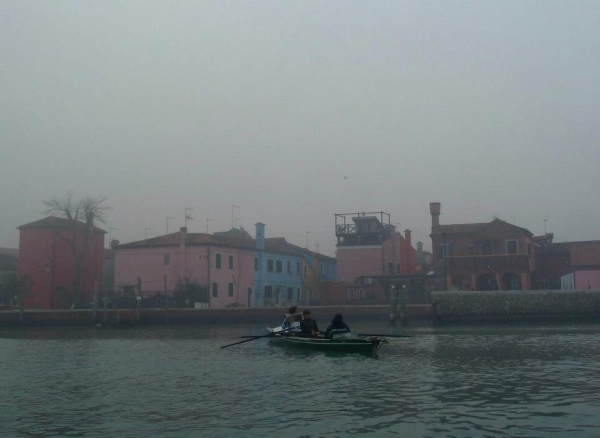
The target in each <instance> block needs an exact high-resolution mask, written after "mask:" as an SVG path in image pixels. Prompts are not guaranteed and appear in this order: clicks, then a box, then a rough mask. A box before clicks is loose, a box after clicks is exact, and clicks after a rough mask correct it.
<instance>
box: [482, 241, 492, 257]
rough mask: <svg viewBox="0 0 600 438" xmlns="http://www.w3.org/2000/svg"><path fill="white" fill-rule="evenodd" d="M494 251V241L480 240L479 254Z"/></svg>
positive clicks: (488, 253)
mask: <svg viewBox="0 0 600 438" xmlns="http://www.w3.org/2000/svg"><path fill="white" fill-rule="evenodd" d="M491 253H492V242H490V241H487V242H479V254H481V255H490V254H491Z"/></svg>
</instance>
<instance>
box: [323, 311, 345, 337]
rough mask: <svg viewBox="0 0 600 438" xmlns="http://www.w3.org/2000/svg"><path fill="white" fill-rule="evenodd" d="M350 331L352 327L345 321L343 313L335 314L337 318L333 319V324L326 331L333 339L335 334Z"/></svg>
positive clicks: (326, 335) (326, 334) (327, 335)
mask: <svg viewBox="0 0 600 438" xmlns="http://www.w3.org/2000/svg"><path fill="white" fill-rule="evenodd" d="M349 331H350V327H348V325H347V324H346V323H345V322H344V320H343V319H342V317H341V315H335V318H333V320H332V321H331V325H330V326H329V327H327V330H326V331H325V337H326V338H329V339H331V338H333V335H336V334H339V333H348V332H349Z"/></svg>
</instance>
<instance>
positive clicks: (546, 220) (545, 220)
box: [544, 219, 548, 235]
mask: <svg viewBox="0 0 600 438" xmlns="http://www.w3.org/2000/svg"><path fill="white" fill-rule="evenodd" d="M546 222H548V219H544V235H546Z"/></svg>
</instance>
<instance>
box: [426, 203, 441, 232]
mask: <svg viewBox="0 0 600 438" xmlns="http://www.w3.org/2000/svg"><path fill="white" fill-rule="evenodd" d="M441 210H442V204H440V203H439V202H430V203H429V212H430V213H431V232H432V233H433V232H435V231H437V230H438V229H439V228H440V212H441Z"/></svg>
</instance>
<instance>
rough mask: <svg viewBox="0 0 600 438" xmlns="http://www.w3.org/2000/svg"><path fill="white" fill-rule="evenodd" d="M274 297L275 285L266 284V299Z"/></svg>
mask: <svg viewBox="0 0 600 438" xmlns="http://www.w3.org/2000/svg"><path fill="white" fill-rule="evenodd" d="M271 298H273V287H272V286H265V299H267V300H270V299H271Z"/></svg>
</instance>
